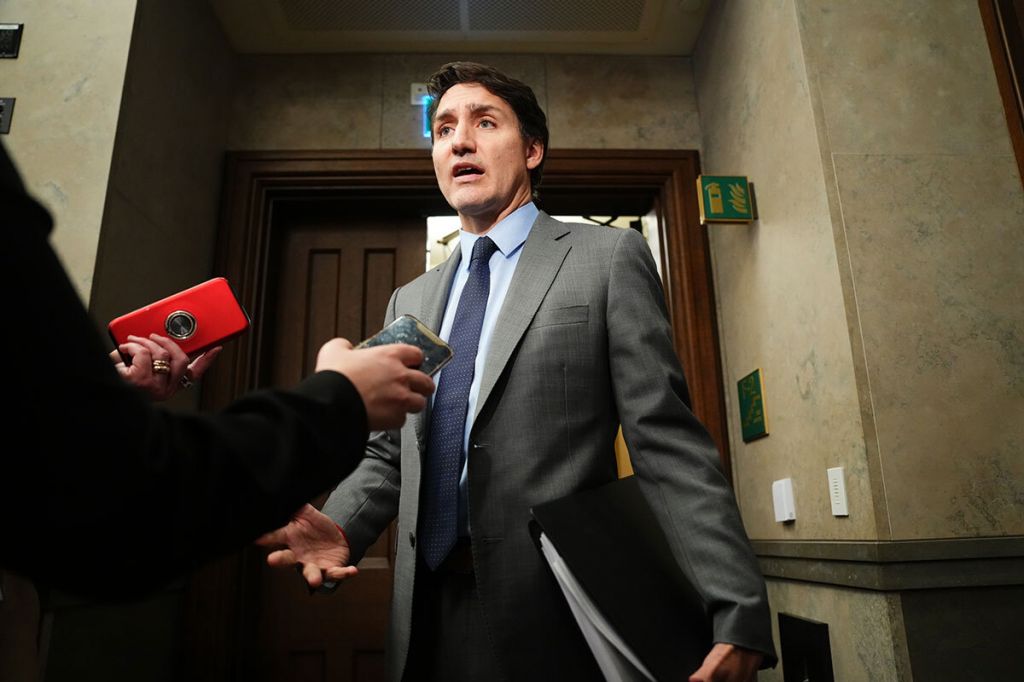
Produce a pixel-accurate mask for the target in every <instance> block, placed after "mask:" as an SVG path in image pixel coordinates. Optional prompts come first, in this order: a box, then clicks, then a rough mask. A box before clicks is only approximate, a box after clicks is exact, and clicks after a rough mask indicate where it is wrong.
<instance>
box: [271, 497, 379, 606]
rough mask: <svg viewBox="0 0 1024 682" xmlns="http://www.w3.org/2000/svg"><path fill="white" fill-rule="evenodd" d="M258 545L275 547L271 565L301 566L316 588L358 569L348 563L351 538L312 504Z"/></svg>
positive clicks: (338, 579) (312, 585)
mask: <svg viewBox="0 0 1024 682" xmlns="http://www.w3.org/2000/svg"><path fill="white" fill-rule="evenodd" d="M256 544H258V545H260V546H262V547H269V548H272V549H273V550H274V551H272V552H271V553H270V554H268V555H267V564H269V565H270V566H294V565H296V564H298V565H300V566H302V577H303V578H305V579H306V583H308V584H309V586H310V588H313V589H316V588H318V587H320V586H321V585H322V584H323V582H324V580H325V579H326V580H332V581H340V580H344V579H346V578H350V577H352V576H354V575H355V574H357V573H358V572H359V569H357V568H356V567H355V566H349V565H348V559H349V547H348V541H347V540H346V539H345V536H344V535H343V534H342V532H341V531H340V530H338V527H337V526H336V525H334V521H332V520H331V518H330V517H329V516H327V515H326V514H324V513H322V512H320V511H317V509H316V508H315V507H313V506H312V505H309V504H307V505H305V506H303V507H302V508H301V509H299V511H297V512H295V515H294V516H293V517H292V520H291V521H289V522H288V525H286V526H284V527H283V528H278V529H277V530H273V531H270V532H269V533H267V534H266V535H264V536H262V537H260V538H259V539H258V540H256Z"/></svg>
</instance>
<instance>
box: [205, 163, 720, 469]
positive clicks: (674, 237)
mask: <svg viewBox="0 0 1024 682" xmlns="http://www.w3.org/2000/svg"><path fill="white" fill-rule="evenodd" d="M698 173H699V161H698V158H697V153H696V152H693V151H632V150H625V151H619V150H563V151H558V150H556V151H553V152H551V154H550V156H549V158H548V161H547V164H546V166H545V172H544V183H543V186H542V188H541V200H540V204H541V205H542V206H546V205H547V204H548V203H549V202H550V203H554V204H557V203H558V197H559V196H564V195H566V194H569V193H573V192H578V193H582V192H591V193H593V194H594V199H595V201H599V200H600V193H601V192H602V190H604V191H605V192H607V191H608V190H614V191H616V192H623V191H627V192H634V193H636V194H637V195H638V196H644V197H647V198H648V199H650V200H653V202H654V203H655V204H656V206H657V207H658V210H659V213H660V220H659V223H660V225H661V228H662V235H661V243H662V249H663V253H662V265H663V272H664V274H665V282H664V284H665V291H666V298H667V302H668V307H669V315H670V318H671V321H672V327H673V332H674V334H675V338H676V349H677V352H678V354H679V357H680V360H681V361H682V363H683V366H684V368H685V369H686V375H687V380H688V382H689V387H690V393H691V398H692V401H693V410H694V413H695V414H696V415H697V416H698V417H699V418H700V420H701V421H702V422H703V423H704V424H705V425H706V426H707V428H708V430H709V431H710V432H711V435H712V438H713V439H714V440H715V443H716V444H717V445H718V448H719V451H720V452H721V453H722V464H723V466H724V467H725V470H726V471H727V472H728V471H730V459H729V441H728V428H727V421H726V415H725V399H724V394H723V386H722V372H721V359H720V355H719V345H718V326H717V320H716V316H715V299H714V288H713V285H712V274H711V262H710V252H709V246H708V235H707V228H705V227H704V226H701V225H700V219H699V214H698V209H697V205H696V193H695V189H694V182H695V180H696V177H697V174H698ZM225 180H226V182H225V199H224V208H223V216H222V223H221V231H220V236H219V242H218V245H217V253H218V256H217V268H216V272H217V274H221V275H224V276H225V277H227V278H228V280H229V281H231V282H232V284H233V286H234V287H235V289H236V293H237V294H238V295H239V298H240V299H241V301H242V303H243V305H245V306H246V309H247V310H248V311H249V312H250V314H252V316H253V319H254V326H255V329H254V332H255V333H253V334H249V335H248V336H247V337H245V338H244V340H243V341H242V342H241V343H236V344H233V345H232V346H229V347H228V348H227V349H225V352H224V355H223V356H222V358H221V361H220V362H219V363H218V365H217V366H215V368H214V369H213V370H211V375H210V376H209V377H208V379H207V380H206V381H205V383H206V386H205V388H204V393H203V402H202V404H203V406H204V408H207V409H215V408H219V407H223V406H224V405H226V404H227V403H228V402H230V401H231V400H232V399H234V398H235V397H237V396H239V395H240V394H241V393H243V392H245V391H246V390H250V389H252V388H255V387H257V386H259V385H260V384H261V380H260V377H259V376H258V375H257V366H258V358H259V357H260V350H261V349H260V347H259V343H260V338H261V337H262V334H261V333H259V332H260V321H261V320H262V319H264V317H265V316H264V315H263V314H262V313H263V307H264V306H263V295H264V292H263V279H264V275H265V272H264V270H265V265H266V261H267V253H266V250H267V245H268V242H269V238H270V234H269V233H270V229H271V220H272V215H273V210H274V200H275V199H280V198H295V197H300V196H324V195H327V194H330V193H332V192H333V193H338V192H358V193H361V194H362V195H364V196H373V195H380V196H389V195H396V194H404V195H408V196H416V195H421V196H429V197H431V198H432V199H433V200H435V201H437V202H438V203H439V205H440V206H442V207H443V206H444V204H443V200H442V199H441V197H440V194H439V193H438V192H437V187H436V181H435V179H434V171H433V166H432V164H431V161H430V157H429V155H428V154H427V153H426V152H425V151H415V150H414V151H402V150H395V151H337V152H314V151H296V152H233V153H229V155H228V160H227V167H226V178H225Z"/></svg>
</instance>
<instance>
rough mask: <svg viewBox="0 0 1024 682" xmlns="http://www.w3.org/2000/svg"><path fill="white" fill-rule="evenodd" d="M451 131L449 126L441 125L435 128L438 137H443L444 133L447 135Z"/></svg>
mask: <svg viewBox="0 0 1024 682" xmlns="http://www.w3.org/2000/svg"><path fill="white" fill-rule="evenodd" d="M451 131H452V127H451V126H441V127H440V128H438V129H437V136H438V137H444V136H445V135H447V134H448V133H450V132H451Z"/></svg>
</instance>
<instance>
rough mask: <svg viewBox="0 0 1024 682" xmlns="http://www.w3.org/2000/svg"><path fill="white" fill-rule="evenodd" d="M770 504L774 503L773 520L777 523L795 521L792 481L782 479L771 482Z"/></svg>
mask: <svg viewBox="0 0 1024 682" xmlns="http://www.w3.org/2000/svg"><path fill="white" fill-rule="evenodd" d="M772 502H774V503H775V520H776V521H778V522H779V523H789V522H790V521H796V504H795V503H794V502H793V479H792V478H783V479H780V480H778V481H773V482H772Z"/></svg>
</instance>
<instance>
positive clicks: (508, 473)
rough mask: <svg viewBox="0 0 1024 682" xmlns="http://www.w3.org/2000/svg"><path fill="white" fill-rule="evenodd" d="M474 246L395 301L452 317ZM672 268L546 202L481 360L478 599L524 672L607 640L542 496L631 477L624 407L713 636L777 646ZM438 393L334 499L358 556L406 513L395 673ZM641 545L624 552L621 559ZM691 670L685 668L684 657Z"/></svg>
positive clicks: (541, 669) (511, 668) (562, 670)
mask: <svg viewBox="0 0 1024 682" xmlns="http://www.w3.org/2000/svg"><path fill="white" fill-rule="evenodd" d="M460 259H461V252H460V250H458V249H456V251H455V253H454V254H453V256H452V257H451V258H450V259H448V261H447V262H445V263H444V264H442V265H441V266H439V267H437V268H435V269H433V270H431V271H429V272H427V273H425V274H424V275H422V276H420V277H418V278H417V279H416V280H414V281H413V282H411V283H410V284H408V285H407V286H404V287H402V288H400V289H398V290H397V291H396V292H395V293H394V295H393V296H392V298H391V301H390V303H389V305H388V310H387V315H386V319H387V321H390V320H392V319H394V318H395V317H396V316H398V315H402V314H412V315H415V316H416V317H418V318H420V319H421V320H423V322H425V323H426V324H427V325H428V326H430V327H431V328H433V329H438V328H440V326H441V320H442V317H443V314H444V306H445V304H446V302H447V298H448V290H449V286H450V284H451V282H452V279H453V277H454V274H455V271H456V269H457V267H458V263H459V261H460ZM688 404H689V396H688V392H687V388H686V382H685V379H684V378H683V373H682V370H681V368H680V366H679V362H678V360H677V358H676V355H675V353H674V351H673V346H672V339H671V334H670V330H669V324H668V321H667V314H666V311H665V305H664V299H663V293H662V288H661V281H660V279H659V277H658V274H657V270H656V268H655V266H654V261H653V259H652V258H651V254H650V251H649V249H648V248H647V245H646V244H645V243H644V241H643V238H642V237H641V235H640V234H638V233H637V232H635V231H634V230H617V229H611V228H603V227H594V226H588V225H578V224H565V223H561V222H559V221H556V220H554V219H552V218H550V217H549V216H547V215H546V214H544V213H541V214H540V215H539V216H538V218H537V221H536V222H535V223H534V225H533V227H532V229H531V232H530V235H529V237H528V238H527V240H526V243H525V245H524V246H523V253H522V255H521V256H520V260H519V264H518V266H517V268H516V272H515V274H514V276H513V280H512V283H511V285H510V288H509V291H508V294H507V296H506V298H505V302H504V305H503V308H502V311H501V314H500V316H499V319H498V321H497V325H496V327H495V331H494V336H493V340H492V342H491V347H490V349H489V351H488V356H487V360H486V364H485V368H484V375H483V378H482V383H481V389H480V399H479V402H478V407H477V414H476V421H475V423H474V426H473V430H472V432H471V434H470V447H469V453H468V479H469V521H470V532H471V535H472V548H473V563H474V568H475V572H476V579H477V584H478V590H479V595H480V599H481V601H482V602H483V609H484V614H485V618H486V621H487V623H488V629H489V634H490V636H491V640H492V642H493V643H494V646H495V649H496V654H497V656H498V659H499V661H500V663H501V664H502V666H503V668H504V669H505V671H506V672H507V675H508V678H509V679H558V680H570V679H591V678H593V677H594V676H596V675H597V669H596V667H595V666H594V663H593V660H592V657H591V655H590V653H589V651H588V650H587V649H586V645H585V644H584V642H583V640H582V637H581V636H580V635H579V632H578V630H577V628H576V626H575V624H574V622H573V621H572V617H571V615H570V613H569V611H568V607H567V606H565V603H564V599H563V598H562V596H561V593H560V592H559V591H558V587H557V586H556V584H555V582H554V579H553V578H552V577H551V576H550V573H549V571H548V569H547V567H546V565H544V563H543V559H542V558H541V557H540V555H539V553H538V552H537V550H536V548H535V547H534V545H533V544H532V541H531V539H530V537H529V532H528V529H527V523H528V521H529V519H530V508H531V507H532V506H533V505H535V504H538V503H541V502H545V501H548V500H551V499H554V498H557V497H561V496H563V495H568V494H570V493H573V492H576V491H579V490H584V489H588V488H592V487H596V486H599V485H602V484H604V483H607V482H609V481H611V480H614V478H615V477H616V466H615V455H614V438H615V433H616V430H617V428H618V426H619V424H620V423H621V424H622V428H623V434H624V437H625V439H626V444H627V446H628V448H629V452H630V455H631V458H632V463H633V467H634V469H635V471H636V474H637V475H638V476H639V481H640V484H641V487H642V489H643V490H644V493H645V495H646V497H647V500H648V502H649V503H650V505H651V507H652V509H653V510H654V512H655V514H656V515H657V517H658V519H659V521H660V522H661V525H662V527H663V528H664V530H665V533H666V536H667V537H668V540H669V543H670V545H671V546H672V548H673V552H674V553H675V555H676V557H677V559H678V561H679V564H680V566H681V567H682V568H683V570H685V571H686V572H687V573H688V574H689V575H690V576H691V578H692V579H693V580H694V582H695V583H696V584H697V585H698V586H699V587H700V590H701V593H702V596H703V597H704V599H705V601H706V604H707V607H708V610H709V613H710V615H711V617H712V620H713V629H714V636H715V640H716V641H722V642H732V643H735V644H739V645H742V646H745V647H748V648H752V649H757V650H759V651H763V652H765V653H766V654H767V655H768V656H769V657H770V658H772V657H774V647H773V644H772V638H771V624H770V615H769V610H768V601H767V596H766V594H765V586H764V580H763V578H762V577H761V574H760V571H759V569H758V566H757V563H756V559H755V557H754V555H753V552H752V551H751V549H750V545H749V542H748V540H747V538H746V534H745V532H744V530H743V526H742V524H741V522H740V518H739V513H738V511H737V508H736V502H735V498H734V496H733V493H732V490H731V488H730V487H729V485H728V483H727V481H726V479H725V477H724V476H723V475H722V472H721V470H720V468H719V463H718V455H717V452H716V450H715V447H714V445H713V443H712V441H711V439H710V437H709V436H708V434H707V432H706V431H705V430H704V428H703V427H702V426H701V424H700V423H699V422H698V421H697V419H696V418H695V417H694V416H693V414H692V413H691V412H690V410H689V408H688ZM429 423H430V414H429V411H427V412H424V413H423V414H420V415H414V416H412V417H410V418H409V420H408V421H407V422H406V424H405V426H404V427H403V428H402V429H401V431H400V432H399V431H391V432H381V433H377V434H375V435H374V436H372V437H371V441H370V444H369V446H368V448H367V456H366V458H365V459H364V460H363V461H362V463H361V464H360V465H359V467H357V469H356V472H355V473H353V474H352V475H351V476H350V477H349V478H347V479H346V480H345V481H343V482H342V483H341V484H340V485H339V486H338V488H337V489H336V490H335V491H334V493H333V494H332V495H331V497H330V498H329V499H328V501H327V503H326V505H325V506H324V512H325V513H327V514H328V515H330V516H331V517H332V518H333V519H334V520H335V521H336V522H337V523H338V524H339V525H341V526H342V527H343V528H344V529H345V532H346V534H347V536H348V538H349V542H350V543H351V546H352V550H353V561H357V560H358V559H359V558H360V557H361V556H362V554H363V552H365V551H366V549H367V548H368V547H369V546H370V545H371V544H372V543H373V542H374V541H375V540H376V538H377V537H378V536H379V534H380V533H381V532H382V531H383V530H384V528H386V527H387V524H388V523H390V521H391V520H392V519H393V518H394V517H395V516H396V515H397V516H398V520H399V532H398V548H397V559H396V564H395V587H394V595H393V600H392V606H391V624H390V631H389V637H390V641H389V666H390V672H391V676H392V679H395V680H398V679H400V678H401V675H402V670H403V667H404V664H405V660H406V655H407V652H408V648H409V637H410V627H411V621H412V603H413V599H412V597H413V588H414V585H415V572H416V554H415V553H416V548H415V538H416V531H417V514H418V511H419V496H420V472H421V467H422V460H423V457H424V456H425V448H426V428H427V425H429ZM619 560H626V561H628V560H629V558H628V557H614V558H612V557H610V558H609V564H608V570H612V571H613V570H615V562H616V561H619ZM690 672H692V671H680V674H681V675H682V674H684V673H687V674H688V673H690Z"/></svg>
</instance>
